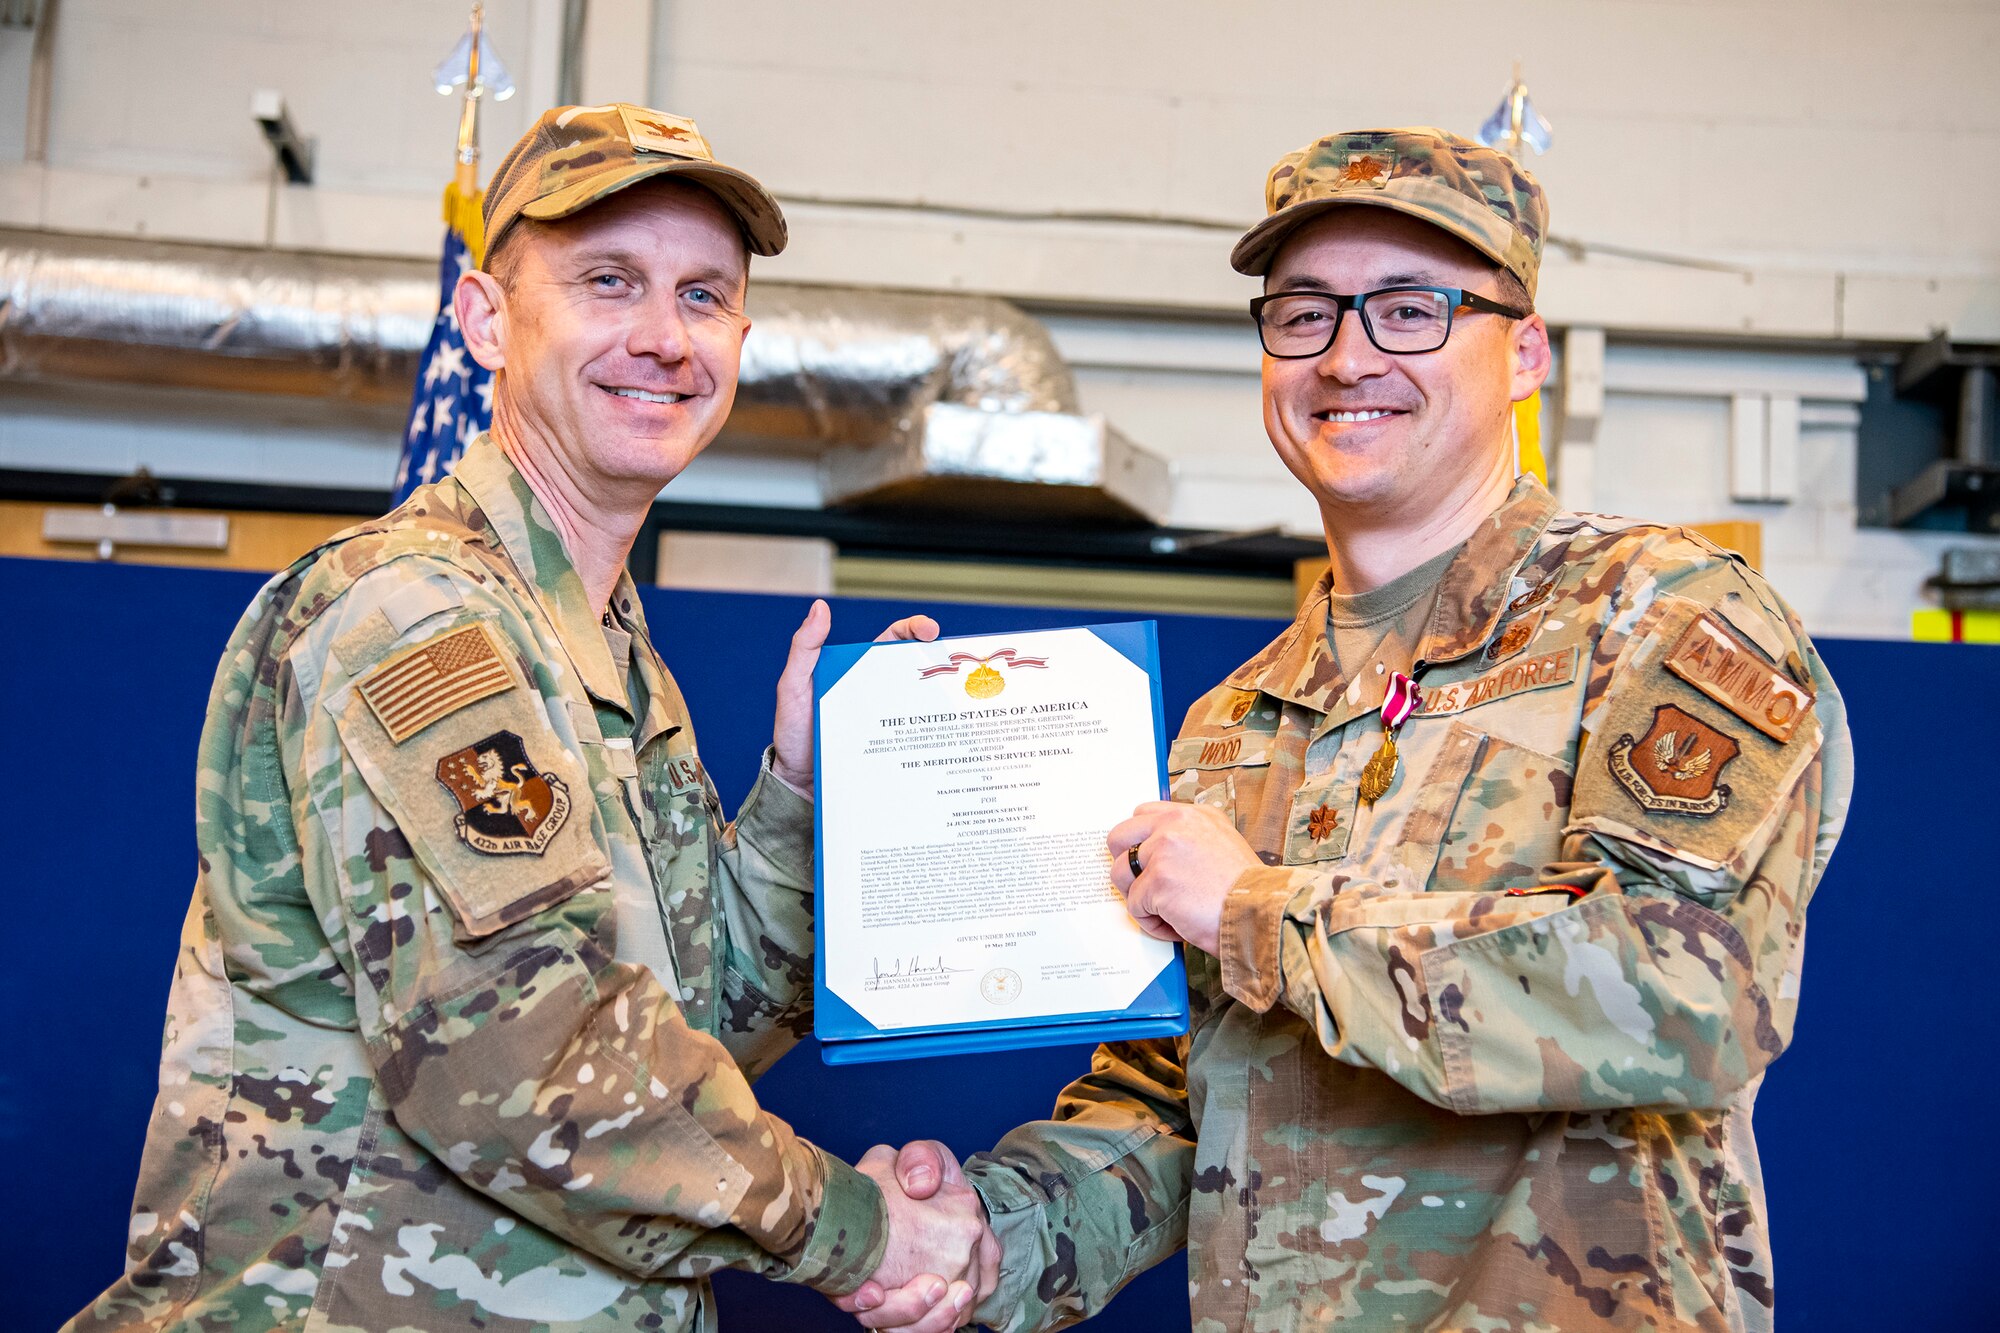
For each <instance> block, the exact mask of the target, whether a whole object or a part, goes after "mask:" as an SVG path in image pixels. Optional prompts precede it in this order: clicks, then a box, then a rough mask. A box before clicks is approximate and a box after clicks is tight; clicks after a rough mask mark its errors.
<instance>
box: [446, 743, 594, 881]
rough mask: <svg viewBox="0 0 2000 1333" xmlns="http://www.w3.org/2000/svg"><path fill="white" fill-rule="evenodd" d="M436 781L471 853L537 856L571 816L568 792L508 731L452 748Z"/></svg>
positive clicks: (459, 834)
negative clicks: (453, 803) (450, 801)
mask: <svg viewBox="0 0 2000 1333" xmlns="http://www.w3.org/2000/svg"><path fill="white" fill-rule="evenodd" d="M437 779H438V781H439V782H441V783H443V784H444V786H445V790H447V791H449V792H450V793H451V794H452V795H453V796H454V797H456V798H457V799H458V819H457V828H458V836H459V837H460V838H463V839H464V840H465V842H466V844H467V845H468V846H470V847H471V848H472V849H473V850H474V851H480V852H487V853H489V854H491V855H494V856H507V855H512V854H516V853H523V852H525V853H531V854H533V855H535V856H540V855H541V854H542V851H543V849H544V848H546V847H547V846H548V845H549V839H551V838H553V837H555V836H556V831H557V830H558V829H560V828H562V826H563V822H564V821H565V820H567V819H568V818H569V788H568V787H567V786H565V785H564V784H563V780H562V779H561V778H558V777H556V776H555V775H554V774H552V773H543V772H542V771H541V770H540V769H538V768H536V767H535V765H534V762H533V761H532V760H530V759H529V758H528V748H527V746H525V745H523V744H522V743H521V738H520V737H519V736H516V735H515V734H514V733H513V732H511V731H496V732H494V733H493V734H492V735H491V736H488V737H487V738H486V739H485V740H481V741H474V742H473V743H472V744H470V745H468V746H466V747H465V748H464V749H462V750H453V751H452V752H451V753H450V754H448V755H446V756H445V757H444V758H442V759H440V760H438V763H437Z"/></svg>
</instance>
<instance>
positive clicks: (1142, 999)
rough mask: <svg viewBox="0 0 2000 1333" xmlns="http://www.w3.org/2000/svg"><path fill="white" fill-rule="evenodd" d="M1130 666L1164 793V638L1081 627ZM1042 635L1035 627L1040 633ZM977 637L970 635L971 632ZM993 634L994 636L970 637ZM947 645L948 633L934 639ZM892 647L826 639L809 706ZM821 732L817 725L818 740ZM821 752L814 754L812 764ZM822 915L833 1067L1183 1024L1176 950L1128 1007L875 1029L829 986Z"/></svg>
mask: <svg viewBox="0 0 2000 1333" xmlns="http://www.w3.org/2000/svg"><path fill="white" fill-rule="evenodd" d="M1074 628H1080V629H1087V630H1089V631H1090V632H1091V633H1093V634H1095V635H1096V636H1097V637H1098V638H1100V639H1102V640H1104V642H1105V643H1107V644H1109V645H1111V646H1112V647H1113V648H1115V649H1117V650H1118V651H1119V652H1120V653H1122V654H1124V656H1125V657H1126V658H1127V659H1129V660H1130V661H1131V662H1132V663H1133V664H1135V665H1136V666H1139V667H1140V668H1142V669H1144V671H1145V672H1146V674H1147V676H1148V677H1149V678H1150V679H1151V681H1152V687H1153V753H1154V763H1155V766H1156V768H1157V770H1158V774H1159V784H1160V794H1161V796H1162V797H1163V798H1164V796H1165V795H1166V773H1167V732H1166V724H1165V719H1164V717H1163V715H1162V705H1161V698H1160V642H1159V635H1158V632H1157V629H1156V627H1155V625H1154V623H1153V622H1152V621H1150V620H1139V621H1129V622H1125V623H1121V624H1113V625H1084V626H1076V627H1074ZM1038 632H1039V631H1038ZM968 637H973V636H968ZM976 637H978V638H981V639H991V638H993V637H994V636H993V635H991V634H981V635H978V636H976ZM936 642H937V643H940V644H949V643H951V642H952V640H951V639H950V638H944V639H939V640H937V641H936ZM895 646H896V645H894V644H876V643H849V644H829V645H828V646H827V647H826V648H824V649H822V650H821V652H820V657H819V666H818V667H817V668H816V669H815V670H814V672H813V697H814V708H815V712H816V711H817V708H818V704H819V701H820V700H821V699H823V698H824V697H825V695H826V692H827V691H828V690H829V689H831V688H832V687H833V686H834V685H835V684H836V683H838V682H839V680H840V678H841V677H842V676H844V675H846V674H847V672H848V670H849V669H850V668H852V667H853V666H854V664H855V663H856V662H858V661H860V660H861V657H862V655H863V654H864V653H868V652H870V651H874V650H877V649H882V648H893V647H895ZM818 734H819V732H818V728H815V738H816V739H815V741H814V745H815V747H817V745H818V740H817V735H818ZM819 758H820V756H819V755H818V754H815V755H814V761H815V765H817V763H818V760H819ZM825 809H826V806H825V804H824V802H821V803H820V804H819V805H818V806H817V807H816V809H815V812H814V820H813V881H814V882H813V887H814V890H815V894H816V896H821V897H822V900H823V895H824V894H825V892H826V881H825V873H824V866H825V863H826V862H825V856H824V851H825V835H826V830H825V825H824V822H823V821H824V818H825V813H824V812H825ZM825 920H826V918H825V914H824V913H821V914H819V918H818V922H819V924H818V936H819V938H818V940H817V941H816V943H817V948H815V950H814V952H813V1002H814V1009H813V1035H814V1036H816V1037H818V1038H819V1041H820V1058H821V1059H822V1060H824V1061H825V1062H826V1063H827V1064H830V1065H845V1064H862V1063H866V1062H870V1061H876V1060H914V1059H919V1058H922V1057H925V1056H932V1055H968V1054H972V1053H975V1052H979V1051H1006V1050H1020V1049H1023V1048H1026V1047H1030V1046H1066V1045H1070V1044H1073V1043H1081V1042H1097V1041H1131V1040H1136V1039H1138V1038H1142V1037H1177V1036H1179V1035H1181V1034H1182V1033H1184V1032H1186V1031H1187V1030H1188V995H1187V970H1186V968H1185V966H1184V965H1183V964H1182V962H1181V951H1180V949H1179V948H1178V947H1176V948H1175V949H1174V952H1173V956H1172V957H1171V959H1169V961H1168V962H1167V965H1166V966H1165V967H1162V968H1161V969H1160V971H1159V973H1158V975H1156V976H1155V977H1154V978H1153V980H1152V982H1151V983H1150V984H1149V985H1147V986H1146V988H1145V989H1144V990H1143V991H1141V992H1140V993H1139V996H1138V998H1136V999H1135V1000H1133V1001H1132V1003H1131V1005H1129V1006H1128V1007H1127V1008H1124V1009H1116V1010H1106V1011H1100V1012H1097V1013H1087V1014H1043V1015H1038V1016H1036V1017H1032V1018H1011V1019H1010V1018H992V1019H986V1020H983V1021H980V1022H976V1023H957V1024H948V1025H939V1026H934V1027H900V1028H878V1027H876V1026H875V1025H874V1024H873V1023H871V1022H869V1021H868V1020H867V1019H866V1018H863V1017H862V1016H861V1015H860V1014H859V1013H857V1012H856V1011H855V1010H854V1008H853V1007H852V1006H851V1005H849V1004H848V1003H847V1002H846V1001H844V1000H842V999H841V998H840V997H839V996H837V995H835V994H834V993H833V992H832V991H831V990H829V989H827V984H826V927H825Z"/></svg>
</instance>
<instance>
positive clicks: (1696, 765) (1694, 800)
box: [1610, 704, 1743, 815]
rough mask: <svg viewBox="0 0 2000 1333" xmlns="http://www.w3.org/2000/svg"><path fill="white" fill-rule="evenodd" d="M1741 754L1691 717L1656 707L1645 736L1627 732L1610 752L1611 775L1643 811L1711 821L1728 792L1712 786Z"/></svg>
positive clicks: (1731, 740) (1671, 708)
mask: <svg viewBox="0 0 2000 1333" xmlns="http://www.w3.org/2000/svg"><path fill="white" fill-rule="evenodd" d="M1742 748H1743V747H1742V746H1741V745H1739V744H1737V742H1736V740H1735V739H1734V738H1733V737H1731V736H1729V735H1728V734H1727V733H1725V732H1721V731H1718V730H1716V729H1715V728H1714V727H1711V726H1709V725H1708V723H1706V722H1703V721H1702V720H1701V719H1700V718H1698V717H1696V716H1694V715H1693V714H1692V713H1689V712H1686V711H1684V710H1683V709H1679V708H1676V707H1674V706H1673V705H1672V704H1661V705H1659V706H1658V707H1656V708H1654V709H1653V725H1652V726H1651V727H1650V728H1648V729H1647V731H1646V734H1645V735H1644V736H1641V737H1639V738H1638V739H1637V740H1634V739H1633V738H1632V734H1631V733H1630V732H1627V733H1625V734H1624V735H1623V736H1620V737H1619V738H1618V742H1617V744H1615V745H1613V746H1612V747H1611V756H1610V762H1611V772H1612V775H1613V776H1614V777H1616V778H1617V779H1618V781H1619V782H1621V783H1623V784H1624V786H1625V790H1626V791H1628V792H1630V793H1632V799H1633V800H1635V801H1637V802H1638V803H1639V804H1640V805H1643V806H1645V807H1646V808H1647V809H1648V810H1657V811H1660V812H1662V813H1665V814H1675V815H1714V814H1719V813H1721V811H1722V810H1723V809H1724V808H1725V807H1726V806H1727V805H1728V804H1729V788H1727V787H1723V786H1718V785H1717V780H1718V779H1719V778H1720V777H1721V776H1722V770H1723V769H1724V768H1725V767H1727V766H1728V764H1729V762H1730V761H1731V760H1732V759H1734V758H1736V756H1737V755H1738V754H1740V753H1741V752H1742Z"/></svg>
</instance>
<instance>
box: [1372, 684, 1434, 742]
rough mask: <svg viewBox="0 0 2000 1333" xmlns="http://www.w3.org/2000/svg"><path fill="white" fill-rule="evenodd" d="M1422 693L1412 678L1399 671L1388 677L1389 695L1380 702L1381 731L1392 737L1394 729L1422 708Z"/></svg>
mask: <svg viewBox="0 0 2000 1333" xmlns="http://www.w3.org/2000/svg"><path fill="white" fill-rule="evenodd" d="M1423 702H1424V692H1423V691H1422V690H1420V689H1418V688H1417V682H1416V680H1415V679H1414V678H1412V677H1410V676H1406V675H1404V674H1403V673H1402V672H1400V671H1395V672H1391V673H1390V675H1389V693H1388V696H1387V697H1386V698H1384V699H1383V700H1382V730H1384V731H1386V732H1388V733H1390V734H1391V735H1394V734H1395V732H1396V728H1398V727H1400V726H1402V725H1403V723H1404V722H1406V721H1408V720H1409V717H1410V714H1412V713H1414V712H1416V711H1417V709H1419V708H1421V707H1423Z"/></svg>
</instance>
